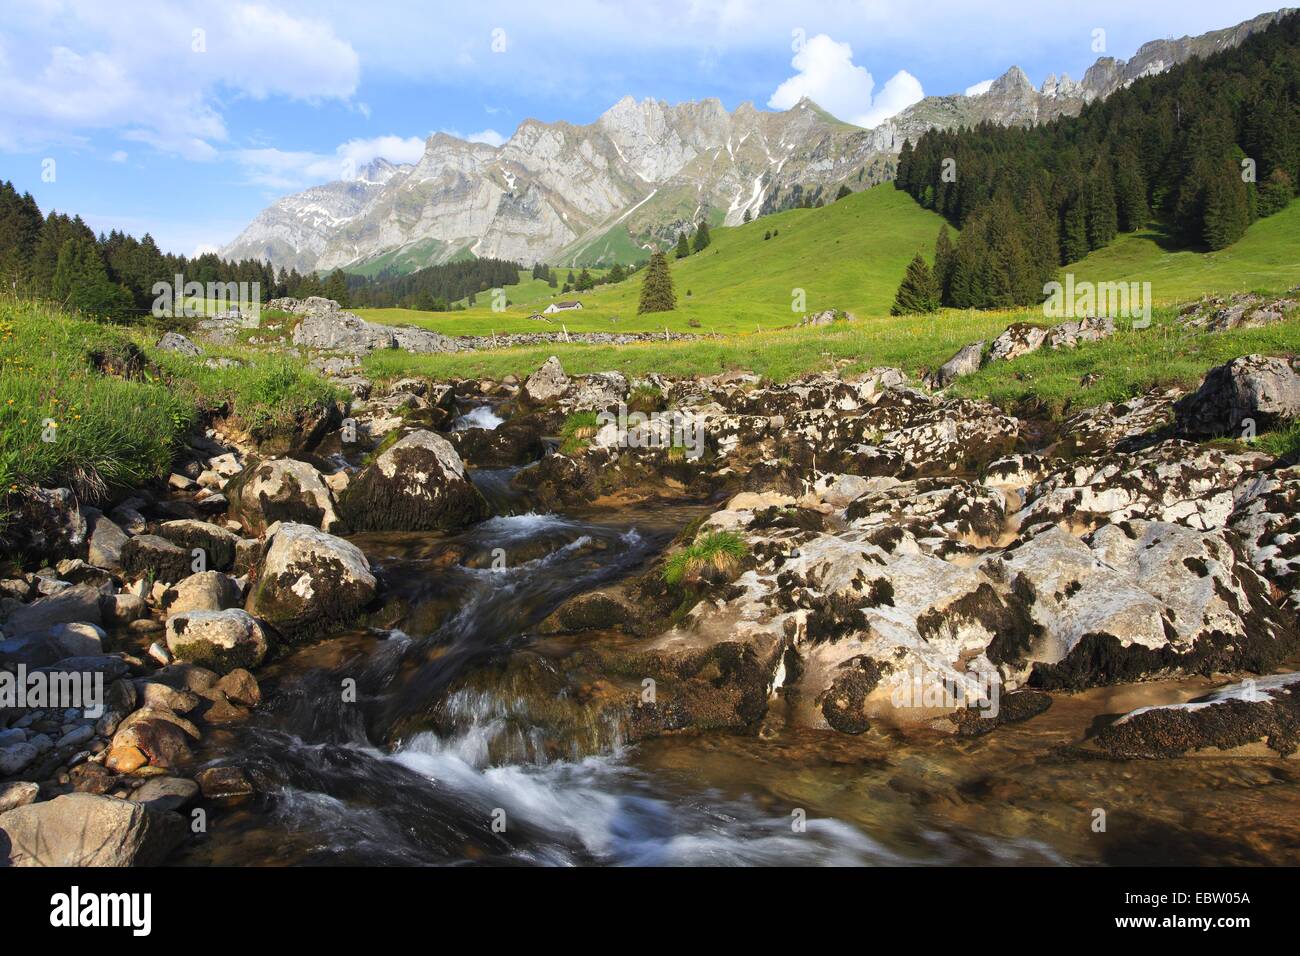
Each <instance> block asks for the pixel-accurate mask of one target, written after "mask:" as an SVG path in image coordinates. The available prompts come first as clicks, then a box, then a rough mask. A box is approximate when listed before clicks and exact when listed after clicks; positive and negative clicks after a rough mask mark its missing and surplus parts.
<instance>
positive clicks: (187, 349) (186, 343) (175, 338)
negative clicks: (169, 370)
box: [155, 332, 203, 358]
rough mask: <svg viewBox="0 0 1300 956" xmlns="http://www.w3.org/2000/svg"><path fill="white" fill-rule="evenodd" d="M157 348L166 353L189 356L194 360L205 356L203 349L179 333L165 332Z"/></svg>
mask: <svg viewBox="0 0 1300 956" xmlns="http://www.w3.org/2000/svg"><path fill="white" fill-rule="evenodd" d="M155 348H158V349H161V350H162V351H164V352H175V353H177V354H178V355H188V356H191V357H194V358H197V357H198V356H200V355H202V354H203V350H202V349H201V348H199V347H198V346H197V345H195V344H194V343H193V342H191V341H190V340H189V339H187V338H186V337H185V336H183V335H181V334H180V333H179V332H164V333H163V336H162V338H160V339H159V340H158V344H157V345H156V346H155Z"/></svg>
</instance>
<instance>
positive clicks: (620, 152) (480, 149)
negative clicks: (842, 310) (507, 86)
mask: <svg viewBox="0 0 1300 956" xmlns="http://www.w3.org/2000/svg"><path fill="white" fill-rule="evenodd" d="M1291 12H1293V11H1290V10H1282V11H1278V12H1276V13H1268V14H1263V15H1262V16H1259V17H1256V18H1255V19H1253V20H1249V21H1247V22H1245V23H1241V24H1238V25H1237V26H1234V27H1230V28H1228V29H1225V30H1219V31H1215V32H1214V33H1208V34H1205V35H1204V36H1200V37H1183V38H1181V39H1178V40H1154V41H1152V42H1150V43H1147V44H1144V45H1143V46H1142V47H1141V48H1140V49H1139V50H1138V52H1137V54H1135V55H1134V57H1133V58H1132V59H1131V60H1128V61H1124V60H1118V59H1115V58H1114V57H1102V58H1101V59H1099V60H1097V62H1096V63H1094V64H1093V65H1092V66H1091V67H1090V68H1089V69H1088V71H1087V73H1086V74H1085V76H1084V79H1083V81H1082V82H1081V83H1079V82H1075V81H1074V80H1072V79H1070V77H1069V76H1068V75H1066V74H1061V75H1060V78H1059V79H1058V78H1057V76H1056V75H1055V74H1053V75H1051V76H1049V77H1048V78H1047V80H1046V81H1045V82H1044V83H1043V85H1042V87H1041V88H1035V87H1034V85H1033V84H1032V83H1031V82H1030V79H1029V77H1028V76H1027V75H1026V74H1025V72H1024V70H1022V69H1020V67H1018V66H1013V67H1012V68H1011V69H1009V70H1007V71H1006V72H1005V73H1004V74H1002V76H1000V77H998V79H996V80H994V81H993V82H992V83H991V84H990V87H989V89H988V91H987V92H986V93H984V94H982V95H979V96H963V95H951V96H930V97H926V98H924V99H922V100H921V101H920V102H918V103H916V104H914V105H912V106H910V107H908V108H907V109H905V110H903V111H902V112H901V113H899V114H898V115H896V116H894V117H892V118H890V119H888V120H886V121H885V122H884V123H882V124H880V125H879V126H877V127H876V128H875V129H872V130H863V129H860V128H858V127H855V126H852V125H850V124H848V123H845V122H842V121H841V120H839V119H836V118H835V117H834V116H832V115H831V114H829V113H827V112H826V111H825V110H823V109H822V108H821V107H820V106H819V105H818V104H817V103H815V102H814V101H813V100H811V99H809V98H808V97H804V98H802V99H800V100H799V101H798V102H797V103H795V105H794V106H793V107H791V108H790V109H789V110H786V111H784V112H769V111H765V110H760V109H758V108H756V107H755V106H754V104H753V103H745V104H743V105H741V106H740V107H738V108H737V109H736V110H735V111H734V112H732V113H728V112H727V110H726V108H725V107H724V106H723V104H722V102H721V101H720V100H718V99H716V98H708V99H702V100H698V101H694V102H687V103H679V104H676V105H673V104H669V103H666V102H664V101H662V100H657V99H653V98H649V97H647V98H645V99H642V100H637V99H636V98H635V97H633V96H624V97H622V98H620V99H619V100H618V101H617V102H616V103H614V104H613V105H612V106H611V107H610V108H609V109H608V110H606V111H605V112H604V113H603V114H601V116H600V117H599V118H597V119H596V121H595V122H593V123H590V124H588V125H576V124H573V123H568V122H553V123H547V122H542V121H541V120H536V119H528V120H525V121H524V122H523V123H521V124H520V125H519V127H518V129H517V130H516V131H515V133H514V135H513V136H512V137H511V138H510V140H509V141H508V142H507V143H506V144H504V145H503V146H501V147H494V146H490V145H487V144H484V143H469V142H466V141H464V140H461V139H458V138H456V137H454V136H451V135H449V134H447V133H435V134H433V135H432V136H430V137H429V139H428V140H427V142H426V144H425V150H424V154H423V156H421V157H420V159H419V161H418V162H416V163H415V164H413V165H397V164H394V163H391V162H389V161H387V160H382V159H381V160H375V161H374V162H372V163H370V164H368V165H367V166H366V167H364V168H363V169H362V170H361V171H360V172H359V174H358V175H357V176H356V177H355V178H354V179H350V180H348V181H343V182H337V183H327V184H324V185H321V186H313V187H311V188H310V189H307V190H304V191H303V192H301V193H298V194H296V195H293V196H286V197H285V198H284V199H281V200H280V201H278V202H277V203H275V204H274V205H272V206H270V207H268V208H267V209H266V210H263V212H262V213H261V214H259V215H258V217H257V218H256V219H255V220H254V221H253V222H252V223H251V224H250V225H249V226H248V228H246V229H245V230H244V231H243V233H241V234H240V235H239V237H238V238H236V239H235V241H234V242H232V243H230V244H229V245H227V246H226V247H225V248H224V249H223V250H222V254H223V255H225V256H226V257H228V258H249V257H253V258H260V259H265V260H269V261H271V262H272V263H274V264H275V265H276V266H288V267H292V268H297V269H300V270H302V269H317V270H324V269H333V268H336V267H341V266H342V267H346V266H349V265H353V264H359V263H362V262H366V261H368V260H370V259H373V258H375V257H377V256H379V255H383V254H387V253H389V252H393V251H397V250H405V249H408V248H409V249H414V250H418V252H416V253H414V254H413V255H411V256H409V257H407V258H405V259H404V261H406V262H407V263H410V264H414V265H419V264H428V263H433V262H441V261H446V260H447V259H450V258H452V257H453V256H456V255H461V254H463V253H464V252H466V251H468V252H470V253H472V254H473V255H478V256H485V257H487V256H491V257H497V258H505V259H514V260H517V261H521V262H536V261H551V262H555V263H560V262H575V261H577V262H584V263H595V262H598V261H602V260H600V255H604V254H605V253H604V252H602V253H599V254H596V255H593V254H592V253H591V252H590V251H589V250H591V249H600V250H608V249H610V248H613V247H619V248H622V249H623V250H627V249H628V247H629V242H628V240H629V239H630V240H631V243H632V248H636V247H637V246H641V247H643V248H647V249H648V248H649V247H650V246H651V245H652V244H654V243H657V242H661V241H664V240H668V239H671V238H672V237H674V236H675V235H676V233H677V231H678V230H680V229H683V228H690V227H691V226H692V225H693V223H694V222H697V221H699V220H701V219H706V218H707V219H709V220H710V221H711V222H713V223H718V222H722V223H725V224H728V225H735V224H738V223H739V222H741V221H742V219H743V218H744V216H745V214H746V213H748V214H749V215H750V216H758V215H762V214H764V213H767V212H772V211H775V210H779V209H783V208H787V207H788V206H789V205H791V204H793V203H795V202H802V201H806V200H807V199H808V198H810V197H828V196H829V195H831V194H833V193H834V191H835V190H836V189H838V188H839V186H840V185H841V184H844V183H846V182H852V183H861V184H863V185H870V184H873V183H876V182H880V181H882V180H884V179H888V178H890V177H892V175H893V170H894V162H895V160H894V157H895V156H896V155H897V153H898V151H899V150H900V149H902V146H903V143H904V142H906V141H908V140H911V141H912V142H915V141H916V140H917V139H919V138H920V137H921V136H922V135H923V134H924V133H925V132H927V131H928V130H931V129H936V128H937V129H953V128H957V127H962V126H974V125H977V124H979V123H982V122H989V123H998V124H1002V125H1029V124H1033V123H1041V122H1047V121H1050V120H1052V119H1055V118H1057V117H1059V116H1064V115H1074V114H1076V113H1078V112H1079V111H1080V110H1081V109H1082V108H1083V106H1084V105H1085V104H1086V103H1088V102H1091V101H1093V100H1096V99H1099V98H1104V97H1106V96H1109V95H1110V94H1111V93H1113V92H1115V91H1116V90H1118V89H1121V88H1123V87H1125V86H1127V85H1128V84H1130V83H1132V82H1134V81H1135V80H1136V79H1138V78H1140V77H1142V76H1147V75H1150V74H1152V73H1159V72H1162V71H1164V70H1167V69H1169V68H1170V67H1172V66H1174V65H1176V64H1177V63H1180V62H1183V61H1184V60H1186V59H1188V58H1189V57H1193V56H1207V55H1209V54H1211V53H1215V52H1218V51H1219V50H1222V49H1227V48H1229V47H1231V46H1235V45H1236V44H1239V43H1240V42H1241V41H1242V40H1244V39H1245V38H1246V37H1248V36H1250V35H1251V34H1252V33H1255V32H1257V31H1259V30H1262V29H1265V28H1266V27H1268V26H1270V25H1271V24H1272V23H1274V22H1276V20H1277V19H1278V18H1279V17H1282V16H1285V15H1287V14H1288V13H1291ZM616 234H617V235H616ZM611 240H617V241H611ZM623 255H624V256H626V255H627V252H626V251H624V253H623Z"/></svg>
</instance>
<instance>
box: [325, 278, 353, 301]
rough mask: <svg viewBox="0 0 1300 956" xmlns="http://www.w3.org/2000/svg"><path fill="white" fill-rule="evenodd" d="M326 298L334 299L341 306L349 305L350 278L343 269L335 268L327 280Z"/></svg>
mask: <svg viewBox="0 0 1300 956" xmlns="http://www.w3.org/2000/svg"><path fill="white" fill-rule="evenodd" d="M325 298H327V299H333V300H334V301H335V302H337V303H338V304H339V306H340V307H342V308H344V309H346V308H347V307H348V280H347V277H346V276H345V275H343V270H342V269H335V270H334V271H333V272H331V273H330V274H329V278H328V279H326V280H325Z"/></svg>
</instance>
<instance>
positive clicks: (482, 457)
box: [449, 413, 547, 468]
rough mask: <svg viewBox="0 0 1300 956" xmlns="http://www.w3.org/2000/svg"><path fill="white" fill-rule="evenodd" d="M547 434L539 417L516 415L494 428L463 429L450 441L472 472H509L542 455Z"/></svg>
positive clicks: (545, 425)
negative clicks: (490, 470)
mask: <svg viewBox="0 0 1300 956" xmlns="http://www.w3.org/2000/svg"><path fill="white" fill-rule="evenodd" d="M546 433H547V422H546V416H545V415H544V414H542V413H533V414H526V415H516V416H515V417H514V418H511V419H508V420H506V421H504V422H502V423H501V424H500V425H498V426H497V427H496V428H465V429H462V430H461V431H455V432H452V433H451V434H450V436H449V437H450V440H451V442H452V444H453V445H455V446H456V451H457V452H458V453H459V454H460V456H461V458H462V459H464V461H465V462H466V464H469V465H471V466H473V467H475V468H509V467H511V466H512V465H526V464H528V463H529V462H532V461H537V460H538V459H539V458H541V457H542V456H543V455H544V454H546V445H545V442H543V440H542V439H543V437H544V436H545V435H546Z"/></svg>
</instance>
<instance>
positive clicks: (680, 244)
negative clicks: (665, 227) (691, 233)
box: [677, 232, 691, 259]
mask: <svg viewBox="0 0 1300 956" xmlns="http://www.w3.org/2000/svg"><path fill="white" fill-rule="evenodd" d="M690 254H691V244H690V242H689V241H687V239H686V233H684V232H679V233H678V234H677V258H678V259H685V258H686V257H687V256H689V255H690Z"/></svg>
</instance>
